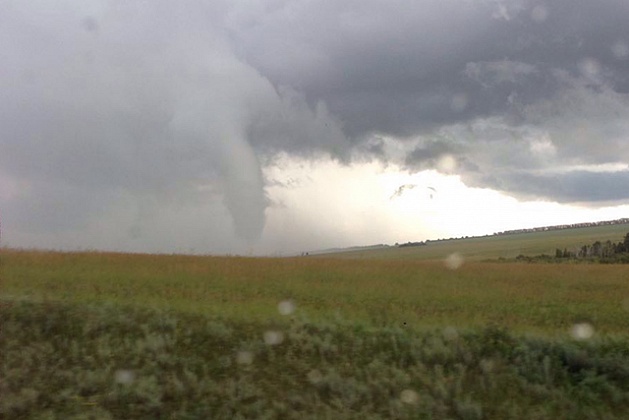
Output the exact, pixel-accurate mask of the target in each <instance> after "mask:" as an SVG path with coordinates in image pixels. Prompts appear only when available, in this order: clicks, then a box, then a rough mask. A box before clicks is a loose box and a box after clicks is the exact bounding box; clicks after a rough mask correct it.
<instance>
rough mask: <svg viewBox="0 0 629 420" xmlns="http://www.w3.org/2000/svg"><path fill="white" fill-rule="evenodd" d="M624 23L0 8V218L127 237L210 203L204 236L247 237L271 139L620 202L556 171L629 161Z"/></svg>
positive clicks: (255, 234) (257, 5)
mask: <svg viewBox="0 0 629 420" xmlns="http://www.w3.org/2000/svg"><path fill="white" fill-rule="evenodd" d="M627 21H629V3H628V2H627V1H626V0H604V1H589V0H556V1H547V2H546V1H542V0H422V1H408V0H392V1H382V0H360V1H359V0H351V1H342V2H339V1H332V0H324V1H313V0H291V1H284V0H268V1H257V0H255V1H254V0H251V1H220V0H216V1H201V0H198V1H191V2H170V1H152V2H144V1H115V0H112V1H107V0H103V1H97V0H95V1H85V2H74V1H65V2H64V1H61V2H55V3H54V4H52V3H49V2H43V1H42V2H3V3H1V4H0V58H1V61H2V63H3V66H2V70H1V71H2V74H1V77H0V98H1V99H0V127H1V128H0V130H1V134H2V135H1V136H0V193H2V194H5V195H6V196H7V197H9V199H7V200H8V201H7V202H5V203H3V212H4V213H5V214H6V213H7V211H9V213H10V216H11V217H13V220H16V223H18V224H19V225H20V227H21V228H23V229H29V230H37V229H40V230H45V229H46V226H53V225H54V226H57V227H59V226H63V227H64V229H71V228H73V226H74V227H77V226H80V225H81V224H89V223H97V222H98V221H99V220H101V216H102V217H104V216H107V215H112V214H114V210H112V209H116V213H115V214H120V215H122V216H120V217H127V218H129V217H130V218H131V219H133V220H126V219H125V220H122V219H115V217H114V216H111V217H114V219H115V221H116V222H118V223H119V224H120V226H123V225H124V228H121V229H123V230H124V229H131V230H132V231H133V232H136V233H137V232H138V231H141V229H140V230H138V229H135V228H134V227H133V226H131V227H129V225H130V224H131V225H133V224H134V223H136V221H134V220H135V218H137V214H144V213H143V211H134V210H133V209H134V208H136V207H138V208H140V207H142V208H144V207H147V206H150V207H151V208H153V209H157V210H154V211H157V212H163V213H164V214H166V213H168V212H171V211H174V210H173V208H177V206H185V205H190V206H193V207H194V206H197V205H198V204H199V201H204V200H205V201H208V202H212V203H214V202H216V201H218V202H219V203H222V205H223V206H224V209H226V210H227V212H228V216H229V217H228V219H224V217H226V213H225V212H221V211H220V209H219V208H218V207H217V206H210V207H211V208H212V212H213V213H212V214H213V215H215V217H216V218H217V219H216V220H212V221H211V223H213V224H214V225H216V226H220V227H221V229H219V230H218V231H220V232H221V233H220V235H223V236H220V237H217V238H214V240H215V241H217V242H220V241H223V240H227V238H225V237H224V235H225V229H222V228H223V227H224V226H225V225H229V224H230V223H231V224H232V225H233V227H234V229H235V231H236V232H237V233H238V236H239V237H241V238H243V239H245V240H246V241H248V242H254V241H255V240H256V239H257V238H259V237H260V235H261V233H262V231H263V229H264V224H265V210H266V209H267V207H268V206H269V200H268V199H267V197H266V194H265V180H264V178H263V176H262V168H261V162H272V161H273V156H274V155H275V154H277V153H280V152H286V153H288V154H290V155H299V156H302V157H317V156H319V155H320V154H321V153H325V154H328V155H331V156H333V157H334V158H336V159H340V160H342V161H343V162H345V163H351V161H352V158H354V159H364V157H365V156H372V157H373V158H377V159H382V160H383V161H392V160H395V159H398V163H400V164H402V165H405V166H406V167H407V168H409V170H419V169H427V168H431V167H439V163H440V162H441V161H442V160H443V159H442V158H443V157H444V156H447V157H450V158H451V159H452V160H453V161H454V162H456V164H457V166H456V169H455V171H454V172H456V173H458V174H460V175H461V177H462V179H463V180H464V181H465V182H467V183H468V184H469V185H474V186H485V187H492V188H497V189H501V190H502V191H506V192H508V193H510V194H513V195H516V196H518V195H521V196H523V197H531V196H533V197H542V198H546V199H549V200H554V199H556V200H560V201H570V200H578V201H585V202H587V201H600V200H622V199H623V198H624V199H627V198H629V191H627V189H624V188H623V187H622V185H623V184H622V182H623V181H625V180H626V174H624V173H622V172H609V173H605V174H604V175H603V174H601V173H600V172H596V174H595V175H591V174H590V173H580V172H575V171H572V172H571V170H567V169H565V168H568V167H572V166H579V165H581V166H588V165H590V166H593V165H601V164H608V163H614V162H627V161H629V138H628V137H627V133H628V132H629V123H627V121H629V99H628V98H629V25H627ZM383 139H384V140H383ZM391 142H398V143H399V144H400V145H401V150H406V151H408V150H410V152H408V153H407V155H406V156H405V157H404V158H396V157H394V156H389V155H388V147H389V146H390V143H391ZM409 145H411V146H409ZM402 146H403V147H402ZM549 168H550V169H553V171H552V173H553V174H552V176H551V175H550V173H545V172H544V171H547V172H548V169H549ZM594 169H596V168H594ZM586 172H587V171H586ZM597 181H600V182H601V183H602V185H604V188H605V190H606V192H605V193H602V192H600V191H599V190H597V189H596V188H600V187H598V186H597ZM16 186H19V187H16ZM16 189H17V190H19V193H16V192H13V191H14V190H16ZM3 191H5V192H4V193H3ZM6 191H9V192H6ZM3 198H4V197H3ZM129 200H137V201H138V203H135V202H134V203H129V202H128V201H129ZM146 203H150V204H146ZM219 207H220V206H219ZM109 210H111V212H110V213H108V212H109ZM149 213H150V212H149ZM188 213H190V214H193V213H194V212H188ZM134 214H136V216H134ZM186 214H187V213H186ZM129 215H131V216H129ZM3 216H4V215H3ZM116 217H118V216H116ZM213 217H214V216H213ZM157 219H159V220H164V218H159V217H156V220H157ZM35 220H36V221H37V223H35V222H34V221H35ZM114 224H115V223H114ZM191 229H194V228H193V227H192V228H191ZM134 236H137V235H136V234H134Z"/></svg>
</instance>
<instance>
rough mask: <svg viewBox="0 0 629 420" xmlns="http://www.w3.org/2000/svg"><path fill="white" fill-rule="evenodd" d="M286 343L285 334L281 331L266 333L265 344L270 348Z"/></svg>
mask: <svg viewBox="0 0 629 420" xmlns="http://www.w3.org/2000/svg"><path fill="white" fill-rule="evenodd" d="M282 341H284V333H282V332H281V331H273V330H271V331H265V333H264V342H265V343H266V344H267V345H269V346H275V345H277V344H281V343H282Z"/></svg>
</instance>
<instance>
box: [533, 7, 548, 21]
mask: <svg viewBox="0 0 629 420" xmlns="http://www.w3.org/2000/svg"><path fill="white" fill-rule="evenodd" d="M531 19H533V20H534V21H535V22H537V23H542V22H544V21H545V20H546V19H548V8H547V7H546V6H544V5H541V4H539V5H537V6H535V7H534V8H533V10H531Z"/></svg>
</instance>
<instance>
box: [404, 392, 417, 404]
mask: <svg viewBox="0 0 629 420" xmlns="http://www.w3.org/2000/svg"><path fill="white" fill-rule="evenodd" d="M400 400H401V401H402V402H403V403H405V404H417V401H418V400H419V395H418V394H417V392H415V391H413V390H412V389H405V390H404V391H402V392H401V393H400Z"/></svg>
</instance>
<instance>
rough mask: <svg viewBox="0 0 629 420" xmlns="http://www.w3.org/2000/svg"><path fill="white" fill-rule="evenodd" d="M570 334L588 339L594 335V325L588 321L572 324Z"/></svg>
mask: <svg viewBox="0 0 629 420" xmlns="http://www.w3.org/2000/svg"><path fill="white" fill-rule="evenodd" d="M570 334H571V335H572V337H573V338H575V339H577V340H588V339H590V338H592V336H593V335H594V327H593V326H592V325H591V324H589V323H587V322H579V323H577V324H574V325H573V326H572V330H570Z"/></svg>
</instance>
